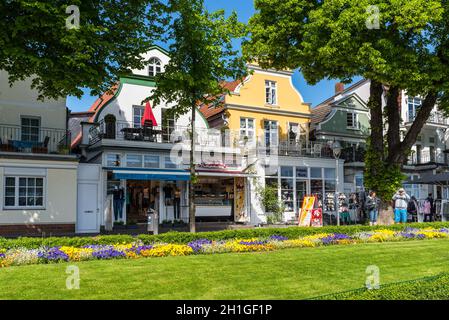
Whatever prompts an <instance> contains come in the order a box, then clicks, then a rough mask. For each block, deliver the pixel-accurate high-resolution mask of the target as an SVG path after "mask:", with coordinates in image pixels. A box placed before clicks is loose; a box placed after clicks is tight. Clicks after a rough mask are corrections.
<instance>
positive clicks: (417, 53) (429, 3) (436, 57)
mask: <svg viewBox="0 0 449 320" xmlns="http://www.w3.org/2000/svg"><path fill="white" fill-rule="evenodd" d="M255 3H256V9H257V10H258V11H257V13H256V14H255V15H254V17H252V18H251V20H250V27H249V29H250V30H249V31H250V33H251V39H250V40H249V41H247V42H246V43H245V45H244V49H245V50H244V52H245V54H246V55H247V56H248V57H249V58H253V59H257V60H258V61H259V63H260V64H261V65H262V66H264V67H267V66H271V67H274V68H278V69H281V68H286V67H287V68H291V69H295V68H300V70H301V72H302V73H303V75H304V77H305V79H306V80H307V81H308V82H309V83H310V84H315V83H317V82H318V81H320V80H322V79H326V78H327V79H341V80H342V81H343V82H350V81H351V79H352V78H353V77H354V76H362V77H364V78H366V79H370V80H371V88H370V99H369V102H368V106H369V108H370V113H371V123H370V124H371V137H370V145H369V148H368V156H367V157H368V161H367V163H366V169H365V176H366V177H367V179H366V181H367V183H366V184H367V187H368V188H372V189H376V188H379V186H381V185H384V186H385V185H387V186H389V187H388V188H383V189H382V190H379V191H381V192H380V194H379V195H380V196H382V197H383V199H388V198H390V197H391V192H392V190H394V189H395V188H397V187H399V185H400V183H401V173H400V167H401V165H402V164H403V163H404V161H405V160H406V158H407V156H408V154H409V152H410V149H411V147H412V146H413V144H414V143H415V142H416V139H417V136H418V134H419V132H420V131H421V129H422V127H423V125H424V123H425V122H426V121H427V119H428V117H429V115H430V112H431V110H432V108H433V107H434V105H435V103H437V102H438V103H439V106H440V108H442V109H447V96H446V89H447V86H448V84H449V82H448V81H447V80H446V79H448V71H449V68H448V67H449V65H448V63H449V59H448V58H449V50H448V49H449V46H448V44H449V43H448V19H447V17H448V13H449V8H448V6H449V4H448V2H447V1H444V0H332V1H320V0H312V1H311V0H290V1H283V0H256V1H255ZM373 6H374V7H373ZM401 89H405V90H407V92H408V93H409V94H410V95H421V96H423V97H424V101H423V104H422V107H421V108H420V110H419V112H418V114H417V116H416V118H415V120H414V122H413V124H412V125H411V127H410V129H409V130H408V131H407V133H406V135H405V137H404V138H403V139H401V137H400V130H399V128H400V120H401V119H400V113H399V107H398V96H399V94H400V92H401ZM384 94H386V105H385V108H383V95H384ZM385 132H386V138H384V133H385ZM386 172H388V173H389V174H388V175H387V174H385V173H386Z"/></svg>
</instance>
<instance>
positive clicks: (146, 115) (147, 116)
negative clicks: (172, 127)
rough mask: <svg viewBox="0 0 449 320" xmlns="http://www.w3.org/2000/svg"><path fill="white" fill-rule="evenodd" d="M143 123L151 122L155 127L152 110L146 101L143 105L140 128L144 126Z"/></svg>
mask: <svg viewBox="0 0 449 320" xmlns="http://www.w3.org/2000/svg"><path fill="white" fill-rule="evenodd" d="M145 121H152V122H153V126H157V122H156V118H155V117H154V114H153V110H152V109H151V106H150V102H149V101H147V103H146V105H145V110H144V112H143V117H142V121H141V124H142V126H143V125H144V124H145Z"/></svg>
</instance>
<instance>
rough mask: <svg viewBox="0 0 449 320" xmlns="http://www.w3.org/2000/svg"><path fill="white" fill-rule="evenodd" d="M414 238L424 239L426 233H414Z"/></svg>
mask: <svg viewBox="0 0 449 320" xmlns="http://www.w3.org/2000/svg"><path fill="white" fill-rule="evenodd" d="M416 238H418V239H425V238H426V235H425V234H422V233H418V234H417V235H416Z"/></svg>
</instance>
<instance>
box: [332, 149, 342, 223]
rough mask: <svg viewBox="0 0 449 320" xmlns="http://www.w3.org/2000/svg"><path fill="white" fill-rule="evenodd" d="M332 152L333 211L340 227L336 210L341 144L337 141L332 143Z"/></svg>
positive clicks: (338, 213)
mask: <svg viewBox="0 0 449 320" xmlns="http://www.w3.org/2000/svg"><path fill="white" fill-rule="evenodd" d="M332 152H333V153H334V158H335V200H334V201H335V211H336V212H337V225H338V226H339V225H340V212H339V210H338V192H337V188H338V159H339V158H340V155H341V144H340V142H338V141H335V140H334V143H332Z"/></svg>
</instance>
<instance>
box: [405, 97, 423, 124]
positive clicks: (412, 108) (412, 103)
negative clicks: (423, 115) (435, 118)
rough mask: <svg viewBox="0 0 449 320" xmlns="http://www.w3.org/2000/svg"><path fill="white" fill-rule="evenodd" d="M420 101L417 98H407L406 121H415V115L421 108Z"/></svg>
mask: <svg viewBox="0 0 449 320" xmlns="http://www.w3.org/2000/svg"><path fill="white" fill-rule="evenodd" d="M421 104H422V99H421V98H418V97H408V119H407V120H408V121H413V120H415V117H416V114H417V113H418V111H419V108H420V107H421Z"/></svg>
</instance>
